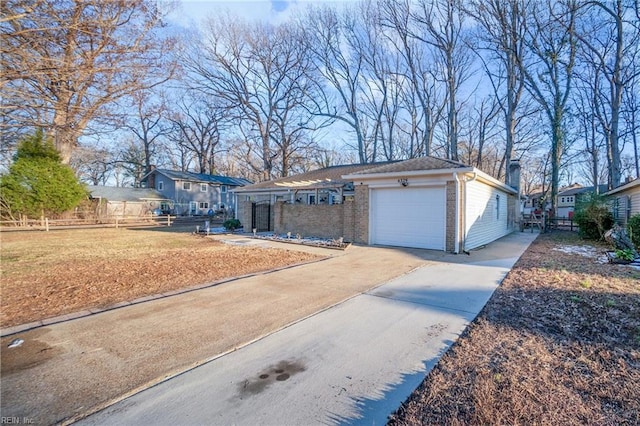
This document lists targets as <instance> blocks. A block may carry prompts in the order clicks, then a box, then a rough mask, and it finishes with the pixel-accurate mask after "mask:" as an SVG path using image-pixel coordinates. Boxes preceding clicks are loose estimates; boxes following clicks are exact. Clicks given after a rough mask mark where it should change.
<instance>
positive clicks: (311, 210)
mask: <svg viewBox="0 0 640 426" xmlns="http://www.w3.org/2000/svg"><path fill="white" fill-rule="evenodd" d="M273 211H274V214H273V217H274V232H275V233H276V234H286V233H287V232H291V234H292V235H296V234H300V235H301V236H303V237H322V238H335V239H338V238H341V237H342V238H344V239H345V241H351V239H350V238H348V236H347V235H346V234H347V232H345V226H344V223H345V216H351V217H352V216H353V203H345V204H332V205H330V204H317V205H309V204H286V203H284V202H282V201H278V202H277V203H276V204H275V206H274V209H273Z"/></svg>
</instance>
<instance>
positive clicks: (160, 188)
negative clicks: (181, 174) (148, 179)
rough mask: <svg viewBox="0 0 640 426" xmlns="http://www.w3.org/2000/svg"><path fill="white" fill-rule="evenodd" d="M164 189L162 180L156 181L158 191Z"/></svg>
mask: <svg viewBox="0 0 640 426" xmlns="http://www.w3.org/2000/svg"><path fill="white" fill-rule="evenodd" d="M163 189H164V182H163V181H159V182H158V191H162V190H163Z"/></svg>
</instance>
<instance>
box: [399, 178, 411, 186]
mask: <svg viewBox="0 0 640 426" xmlns="http://www.w3.org/2000/svg"><path fill="white" fill-rule="evenodd" d="M398 183H399V184H400V185H402V186H409V179H404V178H403V179H398Z"/></svg>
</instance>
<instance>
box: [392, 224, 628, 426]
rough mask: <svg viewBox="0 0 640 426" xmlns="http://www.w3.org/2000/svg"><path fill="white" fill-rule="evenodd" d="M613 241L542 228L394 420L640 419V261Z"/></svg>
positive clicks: (546, 421)
mask: <svg viewBox="0 0 640 426" xmlns="http://www.w3.org/2000/svg"><path fill="white" fill-rule="evenodd" d="M585 246H586V247H585ZM580 248H583V249H584V251H581V249H580ZM606 250H607V247H606V246H604V245H599V244H594V243H591V242H589V243H586V242H584V241H581V240H579V238H578V237H577V236H576V235H575V234H573V233H570V232H562V231H557V232H552V233H548V234H543V235H541V236H540V237H539V238H538V239H537V240H536V241H535V242H534V243H533V244H532V245H531V247H530V248H529V249H528V250H527V251H526V252H525V254H524V255H523V256H522V258H521V259H520V260H519V261H518V262H517V263H516V265H515V267H514V268H513V270H512V271H511V272H510V273H509V275H508V276H507V278H506V279H505V280H504V282H503V283H502V285H501V286H500V287H499V288H498V289H497V290H496V292H495V293H494V295H493V297H492V298H491V300H490V301H489V302H488V303H487V305H486V306H485V308H484V309H483V310H482V312H481V313H480V315H479V316H478V317H477V318H476V320H475V321H474V322H473V323H472V324H471V325H470V326H469V328H468V329H467V331H466V332H465V333H464V334H463V336H461V338H460V339H459V340H458V341H457V342H456V343H455V344H454V345H453V346H452V347H451V349H450V350H449V351H448V352H447V353H446V354H445V355H444V356H443V357H442V359H441V360H440V362H439V363H438V364H437V365H436V367H435V368H434V369H433V370H432V371H431V373H430V374H429V375H428V376H427V378H426V379H425V381H424V382H423V383H422V385H421V386H420V387H419V388H418V389H417V390H416V391H414V393H413V394H412V395H411V396H410V398H409V399H408V400H407V401H406V402H405V403H404V404H403V405H402V406H401V407H400V408H399V409H398V410H397V412H396V413H395V414H394V415H393V416H392V417H391V419H390V421H389V424H390V425H428V424H447V425H463V424H464V425H468V424H505V425H507V424H508V425H513V424H540V425H546V424H549V425H556V424H562V425H583V424H598V425H614V424H616V425H617V424H640V271H639V270H637V269H634V268H631V267H629V266H624V265H613V264H608V263H605V262H606V256H603V254H604V252H605V251H606ZM603 257H604V259H605V262H603V260H602V259H603Z"/></svg>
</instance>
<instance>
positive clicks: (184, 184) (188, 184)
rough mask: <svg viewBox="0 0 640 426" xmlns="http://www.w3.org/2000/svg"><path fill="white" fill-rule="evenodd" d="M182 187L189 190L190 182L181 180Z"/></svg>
mask: <svg viewBox="0 0 640 426" xmlns="http://www.w3.org/2000/svg"><path fill="white" fill-rule="evenodd" d="M182 189H183V190H185V191H191V182H182Z"/></svg>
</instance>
